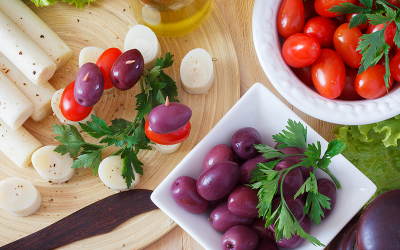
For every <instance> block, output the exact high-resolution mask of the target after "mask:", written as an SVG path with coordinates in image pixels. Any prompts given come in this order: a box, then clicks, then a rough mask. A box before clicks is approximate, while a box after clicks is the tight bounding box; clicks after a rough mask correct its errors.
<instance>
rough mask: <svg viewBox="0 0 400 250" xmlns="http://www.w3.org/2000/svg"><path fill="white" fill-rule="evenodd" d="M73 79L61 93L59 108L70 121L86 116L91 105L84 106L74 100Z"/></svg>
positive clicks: (79, 119) (77, 120)
mask: <svg viewBox="0 0 400 250" xmlns="http://www.w3.org/2000/svg"><path fill="white" fill-rule="evenodd" d="M74 86H75V81H73V82H71V83H70V84H68V86H67V87H66V88H65V89H64V92H63V94H62V95H61V101H60V109H61V113H62V114H63V115H64V117H65V118H67V119H68V120H70V121H74V122H79V121H82V120H83V119H85V118H86V117H88V115H89V114H90V112H92V109H93V106H91V107H84V106H81V105H80V104H79V103H77V102H76V101H75V97H74Z"/></svg>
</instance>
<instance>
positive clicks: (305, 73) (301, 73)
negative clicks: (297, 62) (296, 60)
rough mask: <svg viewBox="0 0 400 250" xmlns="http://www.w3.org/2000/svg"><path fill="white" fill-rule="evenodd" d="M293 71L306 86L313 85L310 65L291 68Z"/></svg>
mask: <svg viewBox="0 0 400 250" xmlns="http://www.w3.org/2000/svg"><path fill="white" fill-rule="evenodd" d="M292 71H293V73H294V74H295V75H296V76H297V77H298V78H299V79H300V81H302V82H303V83H304V84H305V85H307V86H314V85H313V82H312V79H311V66H307V67H304V68H292Z"/></svg>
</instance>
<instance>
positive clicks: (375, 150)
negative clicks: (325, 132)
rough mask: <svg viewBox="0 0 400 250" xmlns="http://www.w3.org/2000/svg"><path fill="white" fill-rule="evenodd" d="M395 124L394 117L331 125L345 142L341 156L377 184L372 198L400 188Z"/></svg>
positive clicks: (399, 122)
mask: <svg viewBox="0 0 400 250" xmlns="http://www.w3.org/2000/svg"><path fill="white" fill-rule="evenodd" d="M399 126H400V117H399V116H397V117H394V118H391V119H389V120H386V121H382V122H378V123H375V124H370V125H361V126H341V127H335V130H334V133H335V134H336V138H337V139H340V140H342V141H343V142H345V143H346V145H347V148H346V149H345V150H344V151H343V152H342V154H343V156H344V157H346V158H347V159H348V160H349V161H350V162H351V163H353V165H354V166H356V167H357V168H358V169H359V170H360V171H361V172H363V173H364V174H365V175H366V176H367V177H368V178H369V179H370V180H371V181H372V182H373V183H375V185H376V186H377V191H376V193H375V195H374V197H375V196H377V195H379V194H381V193H384V192H386V191H389V190H392V189H398V188H400V153H399V152H400V145H397V139H398V138H399V135H398V133H399V129H400V128H399ZM396 134H397V135H396Z"/></svg>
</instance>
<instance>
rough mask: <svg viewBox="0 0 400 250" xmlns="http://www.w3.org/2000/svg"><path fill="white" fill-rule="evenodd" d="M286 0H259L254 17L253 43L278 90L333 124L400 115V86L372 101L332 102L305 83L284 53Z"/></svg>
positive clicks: (287, 98) (360, 122)
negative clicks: (280, 17)
mask: <svg viewBox="0 0 400 250" xmlns="http://www.w3.org/2000/svg"><path fill="white" fill-rule="evenodd" d="M281 1H283V0H255V3H254V8H253V17H252V32H253V42H254V46H255V49H256V54H257V58H258V61H259V62H260V64H261V67H262V68H263V70H264V73H265V74H266V75H267V77H268V79H269V80H270V82H271V83H272V85H273V86H274V87H275V89H276V90H277V91H278V92H279V93H280V94H281V95H282V96H283V97H284V98H285V99H286V100H287V101H288V102H289V103H291V104H292V105H293V106H295V107H296V108H298V109H299V110H301V111H302V112H304V113H306V114H308V115H310V116H312V117H315V118H317V119H320V120H324V121H327V122H331V123H337V124H344V125H363V124H370V123H375V122H378V121H382V120H385V119H389V118H391V117H394V116H396V115H397V114H399V113H400V84H396V85H395V86H394V87H392V89H391V90H390V91H389V94H387V95H385V96H383V97H380V98H377V99H370V100H357V101H346V100H336V99H333V100H332V99H328V98H325V97H322V96H321V95H320V94H319V93H317V92H316V91H314V90H312V89H311V88H309V87H308V86H306V85H305V84H304V83H303V82H301V81H300V80H299V79H298V77H297V76H296V75H295V74H294V73H293V72H292V70H291V69H290V67H289V66H288V65H287V64H286V63H285V62H284V60H283V58H282V54H281V48H280V43H279V35H278V31H277V28H276V15H277V12H278V9H279V6H280V3H281Z"/></svg>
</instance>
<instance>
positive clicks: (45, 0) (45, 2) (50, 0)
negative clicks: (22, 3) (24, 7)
mask: <svg viewBox="0 0 400 250" xmlns="http://www.w3.org/2000/svg"><path fill="white" fill-rule="evenodd" d="M31 1H32V2H33V3H34V4H35V5H36V6H37V7H44V6H49V5H52V4H55V3H57V2H58V1H57V0H31Z"/></svg>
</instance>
